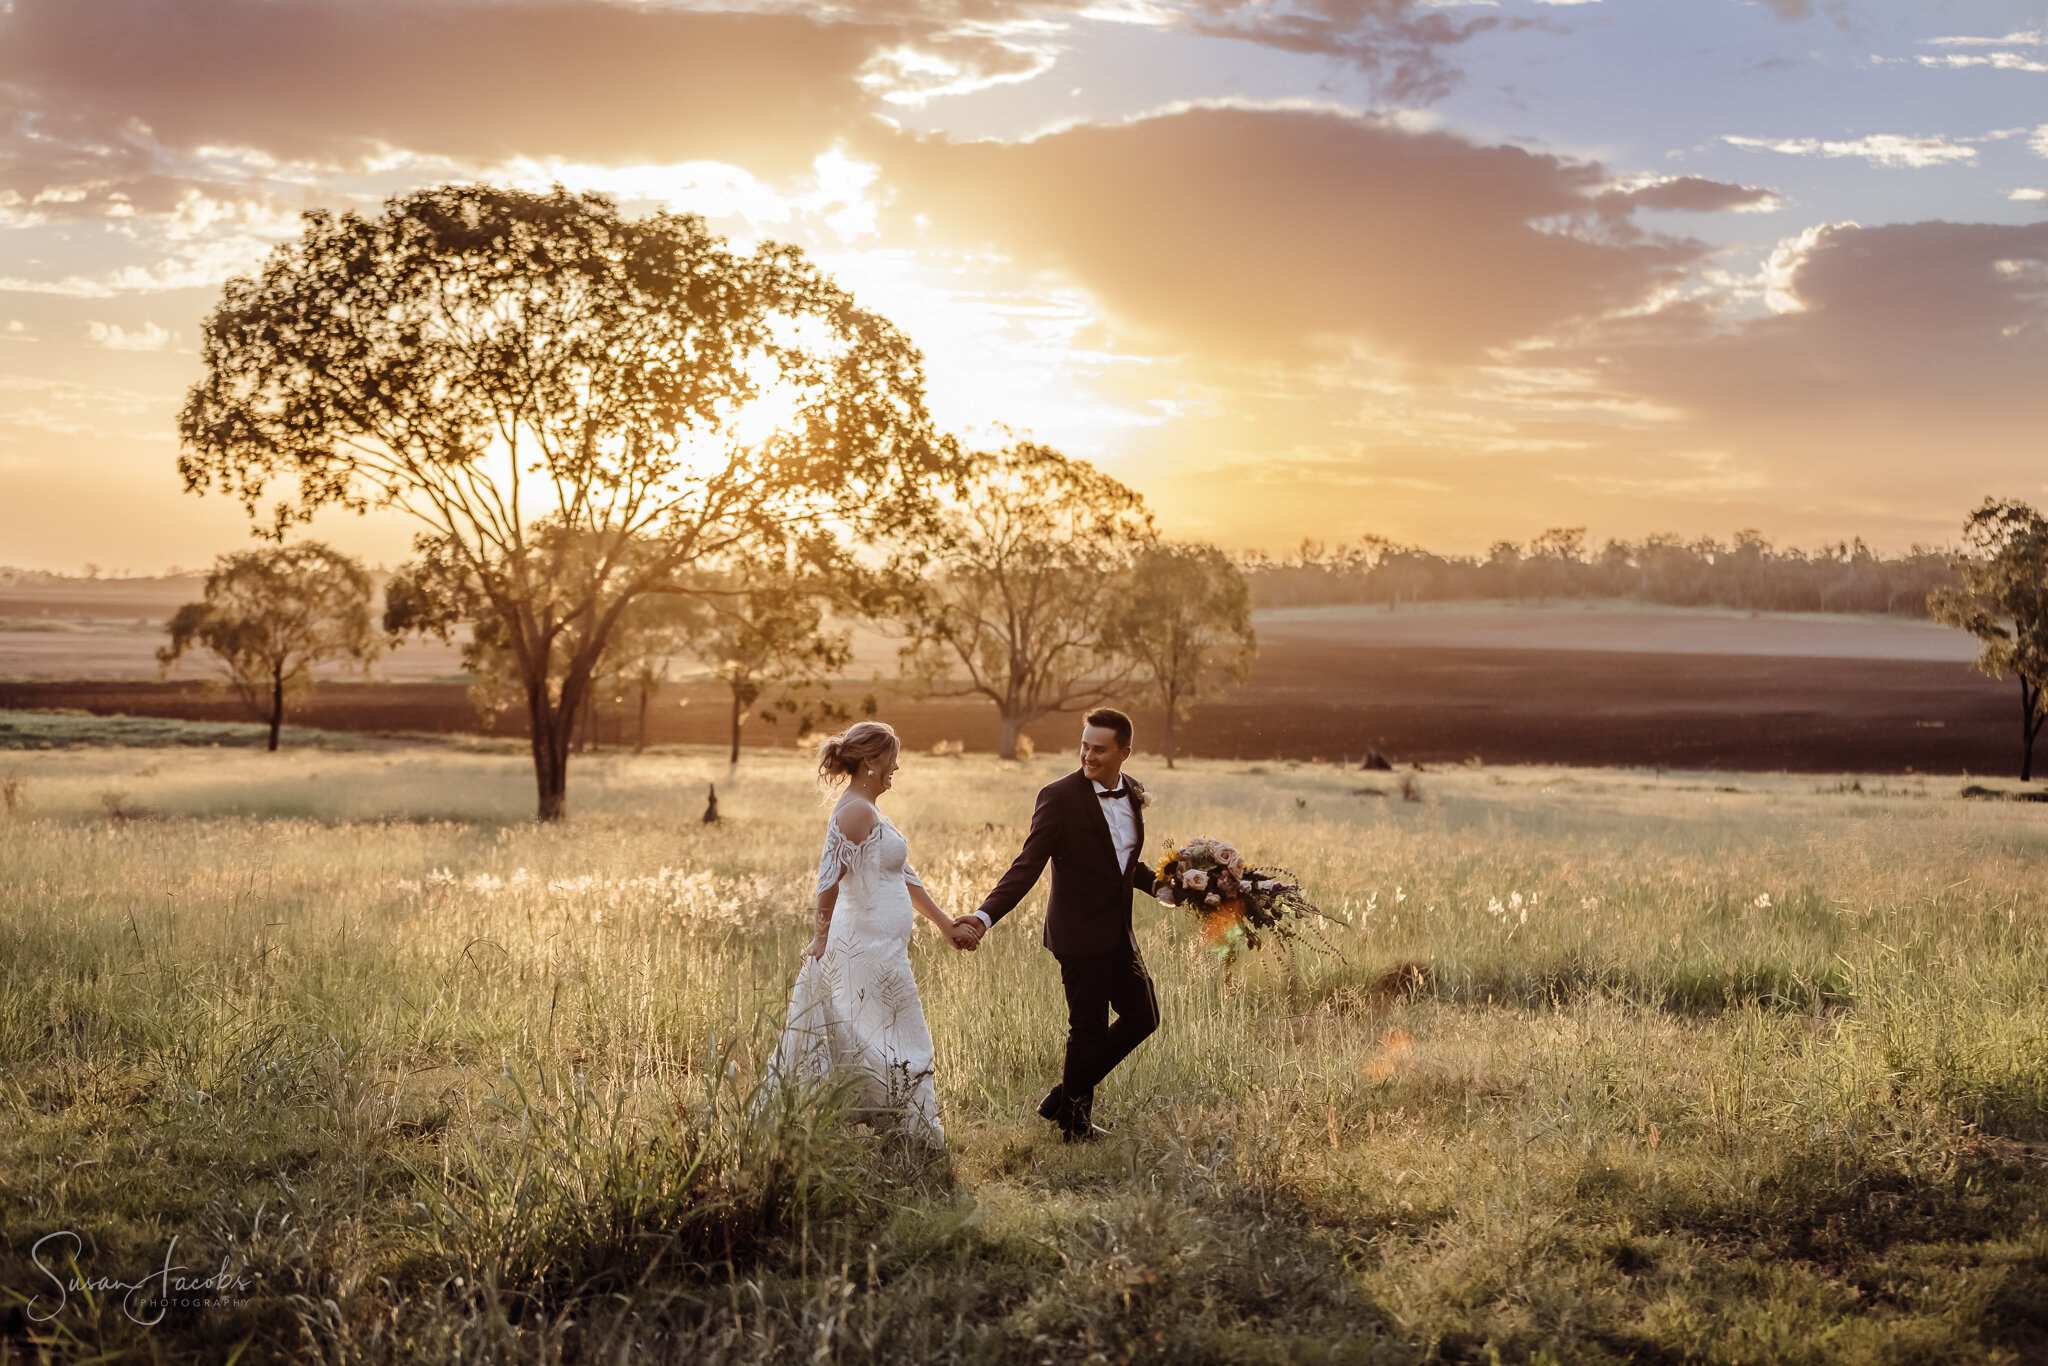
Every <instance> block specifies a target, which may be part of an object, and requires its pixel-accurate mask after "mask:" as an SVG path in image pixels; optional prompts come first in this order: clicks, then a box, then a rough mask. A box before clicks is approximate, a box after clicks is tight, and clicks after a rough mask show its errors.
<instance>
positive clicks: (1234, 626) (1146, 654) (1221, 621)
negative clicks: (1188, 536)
mask: <svg viewBox="0 0 2048 1366" xmlns="http://www.w3.org/2000/svg"><path fill="white" fill-rule="evenodd" d="M1108 638H1109V640H1110V641H1111V643H1112V644H1114V645H1115V646H1116V647H1117V648H1118V649H1120V650H1121V651H1122V652H1123V653H1124V654H1125V655H1127V656H1128V657H1130V658H1132V659H1135V660H1136V661H1137V662H1138V665H1139V668H1140V674H1139V679H1138V681H1139V682H1140V683H1141V684H1142V685H1143V686H1144V688H1145V689H1146V691H1148V692H1150V693H1151V695H1152V697H1153V700H1155V701H1157V702H1158V703H1159V705H1160V707H1161V709H1163V710H1164V711H1165V713H1166V746H1165V749H1166V766H1167V767H1168V768H1172V767H1173V761H1174V755H1175V751H1176V749H1177V747H1178V736H1177V732H1178V729H1179V725H1180V723H1181V722H1182V721H1185V720H1187V718H1188V714H1189V712H1190V711H1191V710H1192V709H1193V707H1194V704H1195V703H1196V702H1198V701H1200V700H1201V699H1203V698H1205V697H1213V696H1216V695H1217V694H1219V693H1221V692H1224V691H1226V690H1227V689H1229V688H1231V687H1233V686H1236V685H1238V684H1241V683H1243V682H1244V681H1245V679H1246V678H1247V677H1249V676H1250V674H1251V669H1252V662H1253V661H1254V660H1255V659H1257V658H1258V652H1259V641H1258V636H1257V635H1256V634H1254V633H1253V631H1252V594H1251V589H1250V587H1249V586H1248V585H1247V584H1246V583H1245V577H1244V575H1243V574H1242V573H1240V572H1239V571H1238V568H1237V566H1236V565H1234V564H1232V563H1231V562H1230V557H1229V556H1228V555H1225V554H1224V553H1223V552H1222V551H1221V550H1219V549H1217V548H1216V547H1215V546H1213V545H1155V546H1148V547H1146V548H1145V549H1144V550H1142V551H1140V552H1139V554H1138V558H1137V562H1136V563H1135V564H1134V565H1132V566H1131V571H1130V574H1129V576H1128V578H1127V579H1126V581H1125V583H1124V585H1123V586H1122V588H1121V590H1120V591H1119V592H1118V593H1117V594H1116V595H1115V598H1114V601H1113V603H1112V605H1111V608H1110V615H1109V630H1108Z"/></svg>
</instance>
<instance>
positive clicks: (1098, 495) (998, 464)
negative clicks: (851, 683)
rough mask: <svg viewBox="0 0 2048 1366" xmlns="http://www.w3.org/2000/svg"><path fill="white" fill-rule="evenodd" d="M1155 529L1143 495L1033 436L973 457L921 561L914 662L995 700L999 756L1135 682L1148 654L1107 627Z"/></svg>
mask: <svg viewBox="0 0 2048 1366" xmlns="http://www.w3.org/2000/svg"><path fill="white" fill-rule="evenodd" d="M1154 539H1155V533H1154V531H1153V529H1152V517H1151V514H1150V513H1148V512H1147V511H1146V510H1145V504H1144V500H1143V499H1141V498H1140V497H1139V496H1138V495H1137V494H1136V493H1135V492H1133V491H1132V490H1131V489H1129V488H1126V487H1125V486H1124V485H1123V484H1120V483H1118V482H1117V481H1116V480H1115V479H1112V478H1110V477H1109V476H1108V475H1106V474H1104V473H1102V471H1100V470H1098V469H1096V468H1095V467H1094V466H1092V465H1090V464H1088V463H1086V462H1085V461H1081V460H1073V459H1069V458H1068V457H1066V456H1064V455H1061V454H1060V453H1059V452H1058V451H1055V450H1052V449H1050V448H1048V447H1045V446H1040V445H1037V444H1035V443H1033V442H1029V441H1021V442H1018V443H1016V444H1014V445H1012V446H1010V447H1009V448H1008V449H1006V450H1001V451H996V452H992V453H982V454H978V455H976V456H974V457H972V461H971V464H970V468H969V473H968V475H967V478H966V481H965V484H964V485H963V486H962V487H960V488H957V489H955V490H953V491H952V492H951V493H950V495H949V496H948V497H946V499H945V500H944V502H943V505H942V510H941V512H940V515H939V517H938V519H937V524H936V527H935V529H934V532H933V534H932V535H930V536H929V537H928V538H927V539H925V540H924V541H923V542H921V543H919V544H917V545H916V546H915V547H914V548H913V549H912V551H911V554H910V557H909V562H910V565H911V567H912V571H913V572H911V574H910V575H909V577H908V581H907V583H906V585H905V587H904V590H903V593H902V601H901V604H900V606H899V609H898V613H897V615H898V616H899V618H900V620H901V622H902V624H903V626H904V627H905V628H906V630H907V632H908V634H909V637H910V639H909V642H908V643H907V644H906V645H905V646H904V648H903V651H902V656H903V661H904V666H905V670H906V672H907V673H909V674H910V675H911V676H912V677H914V678H916V679H917V680H919V681H920V682H921V684H922V685H923V688H924V690H925V691H926V692H927V693H929V694H931V695H934V696H942V697H976V696H978V697H985V698H987V699H988V700H989V701H991V702H993V703H995V705H996V709H997V711H998V713H999V714H1000V716H1001V719H1002V732H1001V739H1000V741H999V743H998V747H997V753H998V754H1000V755H1001V756H1002V757H1003V758H1005V759H1014V758H1015V757H1016V756H1017V741H1018V737H1019V736H1021V735H1022V734H1023V731H1024V727H1025V726H1027V725H1029V724H1031V722H1033V721H1035V720H1037V719H1038V718H1039V717H1041V716H1046V715H1049V714H1050V713H1053V712H1057V711H1071V710H1075V709H1077V708H1081V707H1086V706H1089V705H1092V704H1094V703H1097V702H1101V701H1105V700H1107V699H1108V698H1110V697H1111V696H1113V695H1115V693H1116V692H1117V691H1118V690H1119V689H1120V688H1121V687H1123V685H1124V684H1125V683H1126V682H1128V681H1129V679H1130V677H1131V675H1132V673H1133V672H1134V670H1135V667H1136V665H1135V661H1133V660H1132V659H1131V658H1130V657H1129V656H1127V655H1124V654H1122V653H1121V652H1120V651H1119V649H1118V648H1117V647H1116V645H1115V644H1114V642H1112V641H1110V640H1109V639H1108V637H1107V635H1106V634H1105V628H1106V626H1107V624H1108V618H1109V611H1110V609H1111V607H1112V606H1113V605H1114V602H1115V594H1116V592H1117V590H1118V587H1119V585H1120V584H1121V581H1122V576H1123V574H1124V571H1125V570H1127V569H1128V568H1129V567H1130V565H1131V562H1132V559H1133V558H1134V557H1135V556H1136V554H1137V552H1138V551H1139V550H1141V549H1142V548H1144V547H1145V546H1147V545H1149V544H1151V543H1152V541H1153V540H1154ZM961 673H964V674H965V677H964V679H963V678H961V677H960V676H959V675H960V674H961Z"/></svg>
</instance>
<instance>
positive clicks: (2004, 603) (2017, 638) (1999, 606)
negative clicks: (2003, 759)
mask: <svg viewBox="0 0 2048 1366" xmlns="http://www.w3.org/2000/svg"><path fill="white" fill-rule="evenodd" d="M1963 544H1964V547H1965V552H1964V553H1963V554H1961V555H1958V556H1956V557H1955V560H1954V562H1953V563H1954V568H1955V572H1956V576H1957V577H1958V578H1960V579H1961V580H1962V586H1961V587H1959V588H1944V589H1941V590H1938V591H1936V592H1934V593H1930V594H1929V595H1928V597H1927V607H1928V610H1929V611H1930V612H1932V613H1933V614H1934V617H1935V619H1936V620H1937V621H1945V622H1947V623H1948V624H1949V625H1951V626H1958V627H1961V628H1962V629H1963V630H1965V631H1968V632H1969V633H1970V634H1971V635H1973V636H1975V637H1977V639H1978V640H1980V641H1982V642H1983V649H1982V651H1981V652H1980V653H1979V654H1978V656H1977V667H1978V668H1979V669H1980V670H1982V671H1983V672H1985V673H1987V674H1990V675H1991V676H1992V677H1993V678H2004V677H2007V676H2008V675H2010V676H2012V677H2014V678H2017V679H2018V680H2019V685H2020V781H2021V782H2023V783H2024V782H2028V781H2031V780H2032V778H2033V776H2034V740H2035V738H2036V737H2037V736H2039V735H2040V733H2041V726H2042V722H2043V721H2044V720H2048V696H2044V685H2048V518H2044V517H2043V516H2042V515H2041V514H2040V513H2038V512H2036V511H2035V510H2034V509H2033V508H2031V507H2029V506H2027V505H2026V504H2025V503H2020V502H2009V501H2001V500H1999V499H1996V498H1987V499H1985V500H1984V505H1983V506H1982V507H1980V508H1978V509H1977V510H1976V511H1975V512H1973V513H1971V514H1970V517H1969V520H1968V521H1966V522H1965V523H1964V524H1963Z"/></svg>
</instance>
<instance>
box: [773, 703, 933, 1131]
mask: <svg viewBox="0 0 2048 1366" xmlns="http://www.w3.org/2000/svg"><path fill="white" fill-rule="evenodd" d="M900 751H901V744H900V742H899V741H898V740H897V738H896V732H895V731H894V730H892V729H890V728H889V727H888V726H886V725H884V724H882V723H881V722H879V721H861V722H857V723H856V724H854V725H852V726H850V727H848V728H847V729H846V730H844V731H841V732H840V733H839V734H837V735H834V736H831V737H830V738H828V739H827V740H826V741H825V742H824V743H823V744H822V745H820V746H819V748H818V777H819V779H820V781H822V782H824V783H825V784H827V785H828V786H830V785H836V784H838V783H842V782H843V783H845V784H846V791H845V792H844V793H843V794H842V795H841V796H840V798H839V802H838V804H837V805H836V806H834V807H833V808H832V818H831V820H830V821H828V822H827V823H826V826H825V852H824V856H823V857H822V858H821V859H819V861H818V887H817V897H818V933H817V937H816V938H814V939H813V940H812V941H811V942H810V944H809V945H808V946H806V947H805V949H804V958H803V966H802V968H801V969H800V970H799V971H798V973H797V978H796V988H795V990H794V991H792V992H791V993H790V998H789V1016H788V1019H787V1022H786V1023H785V1024H784V1025H783V1029H782V1036H781V1038H780V1039H779V1040H777V1042H776V1045H775V1056H774V1059H773V1061H772V1062H771V1063H770V1064H769V1073H768V1086H767V1088H766V1089H765V1090H764V1097H765V1096H766V1095H769V1094H773V1093H775V1092H776V1091H779V1090H780V1089H781V1086H782V1085H786V1084H788V1083H789V1082H792V1081H796V1080H799V1079H811V1078H818V1077H823V1076H826V1075H828V1074H831V1075H836V1076H851V1077H855V1078H858V1079H859V1099H858V1101H857V1104H858V1105H859V1107H860V1108H861V1109H863V1110H867V1111H870V1112H873V1111H884V1112H888V1113H889V1114H890V1115H891V1116H892V1117H893V1116H896V1115H900V1116H901V1117H902V1121H903V1124H904V1127H905V1128H906V1129H908V1130H909V1131H910V1132H912V1133H914V1134H917V1135H919V1136H921V1137H923V1138H924V1139H926V1140H927V1141H929V1142H932V1143H935V1144H936V1143H944V1142H945V1130H944V1129H943V1128H942V1127H941V1126H940V1124H939V1107H938V1101H937V1098H936V1096H935V1095H934V1093H933V1089H932V1035H931V1030H930V1029H929V1028H927V1027H926V1025H925V1020H924V1006H923V1004H922V1003H920V1002H919V1000H918V996H917V979H916V978H914V977H912V976H911V973H910V935H911V931H912V930H913V929H914V928H915V927H916V924H917V921H916V918H915V916H914V915H913V914H912V912H913V911H915V912H918V913H921V914H922V915H923V916H924V917H925V918H926V919H928V920H930V921H931V922H932V923H933V924H935V925H937V926H938V927H939V929H940V932H941V933H943V934H944V935H945V936H946V939H947V941H948V942H950V943H951V944H952V945H953V946H954V947H955V948H962V949H965V948H971V947H973V939H972V936H971V935H970V934H969V933H968V932H967V931H965V930H962V929H960V928H958V927H957V926H956V925H955V924H954V923H953V920H952V919H951V917H949V916H947V915H946V914H945V913H944V912H943V911H941V910H940V909H939V907H938V903H937V902H935V901H933V900H932V898H931V895H930V893H928V892H926V891H925V889H924V884H923V883H922V882H920V881H919V880H918V877H917V873H916V871H915V870H914V869H913V868H911V866H910V863H909V857H910V846H909V844H908V842H907V841H905V840H904V838H903V836H902V834H900V833H899V832H898V831H897V829H896V827H895V826H893V825H891V824H890V823H889V818H888V817H887V816H884V815H883V814H882V812H881V809H880V808H879V807H878V806H877V805H876V802H877V801H878V800H880V798H881V795H882V794H883V793H884V792H887V791H888V790H889V786H890V782H891V780H892V779H893V778H894V777H895V774H896V761H897V757H898V755H899V753H900Z"/></svg>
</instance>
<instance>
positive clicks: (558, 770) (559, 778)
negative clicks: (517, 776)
mask: <svg viewBox="0 0 2048 1366" xmlns="http://www.w3.org/2000/svg"><path fill="white" fill-rule="evenodd" d="M527 718H528V721H529V723H530V725H529V728H530V730H531V733H532V736H533V781H534V786H535V787H536V788H537V789H538V792H539V798H540V804H539V807H538V809H537V810H536V811H535V813H534V819H535V820H542V821H558V820H560V819H562V817H563V816H564V815H565V814H566V813H567V811H568V805H569V729H570V723H571V721H572V719H573V718H571V717H567V716H564V715H562V713H561V712H560V711H559V710H558V709H557V708H554V707H551V706H549V705H548V700H547V694H546V692H545V691H544V690H543V691H542V692H540V693H538V694H535V693H532V692H529V693H528V696H527Z"/></svg>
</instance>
